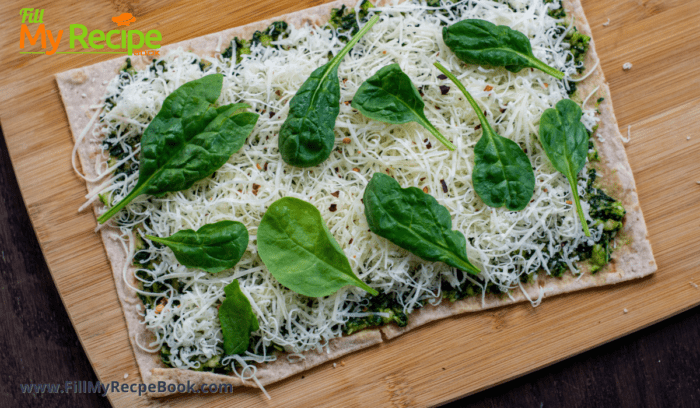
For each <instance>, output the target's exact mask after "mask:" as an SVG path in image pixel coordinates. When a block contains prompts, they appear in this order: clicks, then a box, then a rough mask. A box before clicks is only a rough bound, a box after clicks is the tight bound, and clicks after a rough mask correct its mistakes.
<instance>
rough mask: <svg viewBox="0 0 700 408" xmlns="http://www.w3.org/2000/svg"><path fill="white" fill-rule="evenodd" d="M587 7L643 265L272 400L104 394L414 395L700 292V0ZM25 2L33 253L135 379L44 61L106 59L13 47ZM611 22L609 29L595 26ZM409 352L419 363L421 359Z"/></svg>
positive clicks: (523, 366)
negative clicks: (634, 190)
mask: <svg viewBox="0 0 700 408" xmlns="http://www.w3.org/2000/svg"><path fill="white" fill-rule="evenodd" d="M117 3H118V2H114V3H108V2H102V1H93V2H81V3H70V2H66V3H65V4H60V3H57V2H45V4H43V5H42V4H33V5H32V7H38V8H45V9H46V14H45V17H44V20H45V22H46V24H47V28H48V29H65V28H66V27H67V26H68V25H69V24H70V23H76V22H80V23H83V24H86V25H88V28H89V29H91V28H102V27H109V26H110V22H109V18H110V17H111V16H112V15H115V14H114V13H115V12H116V11H121V10H123V9H122V8H119V7H127V6H128V5H129V4H130V3H126V2H124V3H119V4H117ZM318 3H320V2H316V1H304V0H301V1H296V2H293V1H288V0H282V1H271V0H266V1H261V2H256V3H255V4H248V3H247V2H246V3H239V4H230V3H224V4H220V3H218V2H215V1H213V0H210V1H204V2H199V3H197V4H194V3H189V2H185V1H172V2H168V1H161V2H158V3H156V4H155V5H149V6H148V7H144V8H143V9H140V11H139V12H140V13H143V15H138V14H137V18H138V19H139V20H138V23H139V24H140V25H139V26H138V28H142V29H147V28H153V27H155V28H157V29H158V30H160V31H161V32H162V33H163V38H164V39H165V40H164V42H165V43H170V42H177V41H181V40H185V39H188V38H192V37H196V36H199V35H202V34H206V33H211V32H216V31H220V30H222V29H224V28H227V27H232V26H237V25H241V24H245V23H248V22H252V21H256V20H259V19H262V18H268V17H271V16H274V15H279V14H284V13H287V12H291V11H295V10H299V9H303V8H306V7H309V6H313V5H316V4H318ZM133 4H138V3H136V2H134V3H133ZM583 4H584V9H585V11H586V14H587V17H588V19H589V22H590V23H591V26H592V28H593V32H594V37H595V39H596V43H597V45H598V53H599V55H600V57H601V61H602V65H603V69H604V71H605V73H606V77H607V79H608V81H609V82H610V86H611V92H612V99H613V103H614V106H615V110H616V113H617V116H618V121H619V123H620V125H621V129H622V131H623V133H626V128H627V125H632V141H631V142H630V143H629V144H628V146H627V154H628V156H629V159H630V164H631V166H632V169H633V171H634V173H635V177H636V181H637V187H638V192H639V197H640V202H641V205H642V208H643V210H644V212H645V218H646V220H647V225H648V228H649V231H650V239H651V242H652V245H653V248H654V253H655V256H656V260H657V263H658V265H659V270H658V272H657V273H656V274H655V275H654V276H653V277H650V278H647V279H644V280H641V281H638V282H632V283H628V284H624V285H619V286H616V287H610V288H601V289H594V290H588V291H584V292H580V293H576V294H572V295H567V296H561V297H558V298H554V299H549V300H547V301H546V302H544V303H543V304H542V305H541V306H540V307H538V308H536V309H533V308H532V307H530V306H529V305H516V306H510V307H505V308H503V309H498V310H496V311H491V312H483V313H478V314H475V315H467V316H462V317H459V318H451V319H447V320H444V321H442V322H437V323H435V324H431V325H428V326H426V327H423V328H421V329H418V330H415V331H413V332H410V333H408V334H406V335H404V336H402V337H400V338H398V339H396V340H392V341H390V342H387V343H386V344H382V345H380V346H378V347H374V348H372V349H368V350H365V351H362V352H360V353H356V354H354V355H352V356H349V357H346V358H344V360H345V362H346V366H345V367H342V369H333V368H332V365H331V364H326V365H324V366H321V367H318V368H316V369H313V370H311V371H309V372H307V373H306V374H304V375H303V378H302V376H296V377H293V378H291V379H288V380H285V381H283V382H281V383H279V384H276V385H273V386H271V387H269V392H270V394H271V395H272V397H273V400H272V401H271V402H268V401H266V400H264V399H263V397H262V396H261V394H260V393H259V392H257V391H256V390H242V391H241V392H240V393H239V394H237V395H236V397H235V399H232V398H226V397H224V396H210V397H206V398H203V397H201V396H181V397H172V398H168V399H164V400H157V401H153V400H146V399H143V398H142V399H139V398H138V397H137V396H136V395H133V394H111V395H110V401H111V402H112V403H113V404H114V405H115V406H157V405H163V404H165V405H169V406H268V405H272V406H275V405H279V406H309V405H327V404H329V402H330V400H329V395H332V397H333V400H332V404H333V405H343V406H361V405H368V404H374V405H387V406H407V405H410V406H425V405H430V404H435V403H438V402H441V401H447V400H450V399H454V398H457V397H459V396H462V395H465V394H467V393H473V392H476V391H478V390H480V389H483V388H486V387H489V386H492V385H494V384H498V383H500V382H503V381H505V380H507V379H509V378H512V377H515V376H518V375H522V374H524V373H527V372H530V371H533V370H535V369H537V368H539V367H542V366H544V365H548V364H552V363H554V362H556V361H559V360H561V359H564V358H566V357H568V356H571V355H573V354H576V353H580V352H582V351H584V350H587V349H589V348H591V347H593V346H595V345H598V344H600V343H602V342H606V341H609V340H611V339H614V338H617V337H619V336H622V335H624V334H626V333H629V332H631V331H634V330H637V329H639V328H641V327H644V326H646V325H649V324H651V323H653V322H656V321H658V320H660V319H663V318H665V317H668V316H670V315H673V314H675V313H678V312H680V311H682V310H685V309H687V308H690V307H692V306H694V305H697V304H698V303H700V295H699V293H698V291H697V289H695V288H694V287H693V286H692V285H691V284H690V282H693V281H694V282H699V283H700V234H698V232H697V231H698V227H700V221H699V220H698V219H699V217H698V214H700V186H698V185H697V184H695V181H696V180H700V161H699V160H697V157H698V155H700V134H698V133H697V130H696V129H697V128H698V126H699V125H700V96H699V95H698V92H697V89H698V86H697V85H698V84H699V83H700V68H699V66H700V64H698V63H699V62H700V61H699V60H698V59H699V58H700V52H699V51H700V50H699V47H700V1H697V0H696V1H691V2H688V1H667V2H661V1H646V2H645V1H621V2H609V1H604V0H588V1H586V0H584V1H583ZM25 6H26V5H24V4H23V3H19V2H18V3H14V4H13V3H5V4H3V6H2V11H3V13H2V15H1V16H2V17H0V21H2V30H3V31H2V35H1V36H0V38H1V39H0V44H2V54H1V59H0V70H2V72H3V76H2V78H0V98H2V100H0V121H2V126H3V130H4V132H5V136H6V140H7V144H8V149H9V152H10V155H11V157H12V162H13V165H14V168H15V172H16V174H17V178H18V182H19V185H20V188H21V190H22V194H23V197H24V200H25V204H26V206H27V209H28V212H29V215H30V218H31V221H32V223H33V226H34V228H35V231H36V234H37V237H38V239H39V242H40V244H41V248H42V251H43V253H44V256H45V257H46V260H47V262H48V265H49V268H50V270H51V273H52V276H53V278H54V281H55V282H56V285H57V287H58V290H59V293H60V294H61V296H62V299H63V302H64V304H65V305H66V308H67V310H68V313H69V316H70V318H71V321H72V322H73V324H74V326H75V328H76V330H77V332H78V335H79V337H80V340H81V342H82V344H83V347H84V348H85V350H86V351H87V354H88V356H89V358H90V360H91V362H92V364H93V366H94V368H95V371H96V373H97V375H98V377H99V378H100V379H101V380H102V381H112V380H122V379H123V375H124V373H129V374H130V377H129V378H130V381H133V382H137V381H138V380H139V377H138V371H137V369H136V366H135V364H134V361H133V355H132V353H131V350H130V347H129V343H128V339H127V337H126V329H125V326H124V320H123V317H122V314H121V309H120V308H119V303H118V300H117V298H116V293H115V291H114V282H113V280H112V278H111V272H110V270H109V266H108V264H107V260H106V256H105V253H104V251H103V249H102V245H101V243H100V240H99V238H98V236H97V235H95V234H93V233H92V228H93V227H94V225H95V220H94V217H93V215H92V214H90V213H84V214H77V213H76V209H77V208H78V207H79V206H80V204H81V203H82V196H83V195H84V194H85V187H84V184H83V183H82V181H81V180H80V179H79V178H77V177H76V176H75V175H74V174H73V172H72V170H71V166H70V162H69V160H68V157H70V151H71V148H72V141H71V136H70V133H69V130H68V126H67V122H66V118H65V114H64V112H63V108H62V106H61V103H60V99H59V96H58V94H57V89H56V86H55V83H54V82H53V74H54V73H57V72H61V71H64V70H67V69H70V68H75V67H78V66H84V65H89V64H92V63H94V62H98V61H102V60H106V59H108V58H109V57H108V56H104V55H103V56H95V55H53V56H45V55H37V56H20V55H19V54H18V51H19V47H18V45H17V41H18V31H19V29H18V27H19V24H20V18H19V16H18V12H17V10H19V9H20V8H21V7H25ZM134 10H136V9H134ZM182 16H187V28H186V29H183V23H182ZM608 18H610V25H609V26H607V27H603V26H602V23H604V22H605V21H606V20H607V19H608ZM141 24H142V25H141ZM62 47H67V44H62ZM61 49H63V48H61ZM624 62H631V63H632V64H633V68H632V70H630V71H623V70H622V64H623V63H624ZM687 136H690V137H691V139H690V140H687V139H686V137H687ZM625 308H626V309H628V311H629V312H628V313H626V314H625V313H623V312H622V310H623V309H625ZM436 344H438V345H439V347H436V346H435V345H436ZM419 351H420V352H424V354H423V357H426V358H425V359H421V360H418V359H417V358H416V353H417V352H419ZM442 368H445V369H444V370H443V369H442ZM437 382H439V383H440V384H441V386H440V387H435V384H436V383H437ZM329 390H332V392H331V391H329Z"/></svg>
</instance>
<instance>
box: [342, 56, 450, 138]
mask: <svg viewBox="0 0 700 408" xmlns="http://www.w3.org/2000/svg"><path fill="white" fill-rule="evenodd" d="M352 107H353V108H355V109H357V110H359V111H360V112H362V114H363V115H365V116H367V117H368V118H370V119H374V120H378V121H381V122H385V123H406V122H417V123H418V124H420V125H421V126H423V127H424V128H426V129H427V130H428V131H429V132H430V133H432V134H433V136H435V137H436V138H437V139H438V140H439V141H440V142H442V144H444V145H445V146H446V147H447V148H448V149H450V150H454V149H455V146H454V145H453V144H452V143H450V141H449V140H447V139H446V138H445V136H443V135H442V134H440V132H438V130H437V129H435V126H433V125H432V123H430V122H429V121H428V118H426V117H425V113H424V112H423V109H424V108H425V104H424V103H423V99H421V97H420V94H419V93H418V89H416V87H415V86H414V85H413V83H411V79H410V78H409V77H408V75H406V74H405V73H404V72H403V71H402V70H401V68H400V67H399V65H398V64H391V65H387V66H385V67H383V68H382V69H380V70H379V71H377V73H376V74H374V75H373V76H371V77H370V78H369V79H368V80H366V81H365V82H364V83H363V84H362V85H360V88H359V89H358V90H357V93H355V96H354V97H353V98H352Z"/></svg>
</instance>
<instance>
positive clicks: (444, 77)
mask: <svg viewBox="0 0 700 408" xmlns="http://www.w3.org/2000/svg"><path fill="white" fill-rule="evenodd" d="M438 79H447V75H445V74H440V75H438Z"/></svg>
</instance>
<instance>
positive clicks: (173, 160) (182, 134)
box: [98, 74, 258, 224]
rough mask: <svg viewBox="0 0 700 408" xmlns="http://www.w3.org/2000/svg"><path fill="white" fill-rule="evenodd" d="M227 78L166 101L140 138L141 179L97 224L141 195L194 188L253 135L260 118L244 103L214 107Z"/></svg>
mask: <svg viewBox="0 0 700 408" xmlns="http://www.w3.org/2000/svg"><path fill="white" fill-rule="evenodd" d="M222 84H223V75H221V74H215V75H207V76H205V77H203V78H201V79H197V80H195V81H190V82H188V83H186V84H184V85H182V86H180V87H179V88H178V89H176V90H175V91H174V92H173V93H171V94H170V95H168V97H167V98H165V101H163V106H162V107H161V109H160V111H159V112H158V114H157V115H156V117H155V118H153V120H152V121H151V123H150V124H149V125H148V127H147V128H146V130H145V131H144V133H143V137H142V138H141V156H140V164H139V180H138V183H137V184H136V186H135V187H134V189H133V190H131V192H130V193H129V194H128V195H127V196H126V197H125V198H124V199H123V200H122V201H120V202H119V203H118V204H117V205H115V206H114V207H112V208H111V209H110V210H109V211H107V212H106V213H104V214H103V215H102V216H100V218H98V221H99V222H100V224H102V223H104V222H106V221H107V220H109V219H110V218H112V216H114V215H115V214H116V213H118V212H119V211H120V210H121V209H122V208H124V207H125V206H126V205H127V204H129V203H130V202H131V201H132V200H133V199H134V198H136V197H138V196H140V195H141V194H163V193H166V192H173V191H180V190H184V189H187V188H190V187H191V186H192V184H194V183H195V182H196V181H199V180H201V179H203V178H204V177H207V176H209V175H211V174H212V173H213V172H214V171H216V170H218V169H219V167H221V166H222V165H223V164H224V163H226V161H227V160H228V159H229V158H230V157H231V155H232V154H233V153H235V152H237V151H238V150H239V149H240V148H241V146H243V143H244V142H245V140H246V138H247V137H248V135H249V134H250V133H251V132H252V131H253V128H254V127H255V123H256V122H257V120H258V115H257V114H255V113H249V112H243V113H239V112H240V111H241V110H242V109H245V108H248V107H249V106H248V105H246V104H231V105H226V106H220V107H218V108H217V107H215V106H214V103H215V102H216V100H217V99H218V98H219V94H221V87H222Z"/></svg>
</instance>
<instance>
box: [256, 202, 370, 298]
mask: <svg viewBox="0 0 700 408" xmlns="http://www.w3.org/2000/svg"><path fill="white" fill-rule="evenodd" d="M258 252H259V254H260V258H261V259H262V260H263V262H264V263H265V266H267V269H268V270H269V271H270V273H271V274H272V276H274V277H275V279H277V280H278V281H279V282H280V283H281V284H282V285H284V286H286V287H287V288H289V289H291V290H293V291H294V292H297V293H300V294H302V295H304V296H310V297H321V296H328V295H330V294H333V293H335V292H336V291H338V289H340V288H342V287H343V286H346V285H354V286H357V287H358V288H361V289H364V290H366V291H367V292H369V293H371V294H372V295H375V296H376V295H377V291H376V290H374V289H372V288H371V287H369V286H367V284H365V283H364V282H362V281H361V280H360V279H359V278H358V277H357V276H355V274H354V273H352V268H351V267H350V262H349V261H348V258H347V257H346V256H345V254H344V253H343V250H342V249H340V246H339V245H338V242H336V240H335V238H333V235H332V234H331V233H330V231H328V228H327V227H326V224H325V223H324V222H323V218H321V213H320V212H319V211H318V210H317V209H316V207H314V206H313V205H311V204H309V203H307V202H306V201H303V200H300V199H298V198H292V197H285V198H280V199H279V200H277V201H275V202H274V203H273V204H272V205H271V206H270V208H268V210H267V212H265V215H264V216H263V219H262V221H261V222H260V226H259V227H258Z"/></svg>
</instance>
